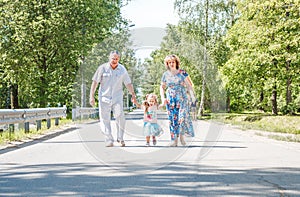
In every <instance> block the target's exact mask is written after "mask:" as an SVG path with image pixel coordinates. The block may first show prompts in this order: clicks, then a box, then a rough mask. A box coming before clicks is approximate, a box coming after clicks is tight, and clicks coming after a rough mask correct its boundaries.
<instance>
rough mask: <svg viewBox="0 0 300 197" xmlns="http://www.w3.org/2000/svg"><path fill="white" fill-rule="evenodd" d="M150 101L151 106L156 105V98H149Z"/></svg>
mask: <svg viewBox="0 0 300 197" xmlns="http://www.w3.org/2000/svg"><path fill="white" fill-rule="evenodd" d="M148 103H149V104H150V106H152V105H154V104H155V99H154V98H149V99H148Z"/></svg>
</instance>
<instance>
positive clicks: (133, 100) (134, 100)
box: [131, 94, 138, 105]
mask: <svg viewBox="0 0 300 197" xmlns="http://www.w3.org/2000/svg"><path fill="white" fill-rule="evenodd" d="M131 101H132V102H133V103H134V104H136V105H137V104H138V102H137V100H136V97H135V94H132V97H131Z"/></svg>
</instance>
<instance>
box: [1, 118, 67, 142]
mask: <svg viewBox="0 0 300 197" xmlns="http://www.w3.org/2000/svg"><path fill="white" fill-rule="evenodd" d="M54 121H55V120H54V119H52V120H51V127H50V128H49V129H47V122H46V121H42V125H41V126H42V127H41V129H40V130H38V131H37V129H36V127H34V128H30V131H29V132H26V133H25V130H24V129H19V130H18V131H14V132H10V131H9V130H7V131H3V132H1V134H0V145H5V144H7V143H10V142H12V141H14V142H18V141H19V142H22V141H26V140H30V139H33V138H36V137H38V136H40V135H43V134H45V133H47V132H51V131H53V130H55V129H60V128H62V127H63V126H65V125H67V124H71V123H72V120H70V119H61V120H59V125H58V126H55V122H54Z"/></svg>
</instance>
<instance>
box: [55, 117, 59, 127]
mask: <svg viewBox="0 0 300 197" xmlns="http://www.w3.org/2000/svg"><path fill="white" fill-rule="evenodd" d="M58 124H59V118H55V126H58Z"/></svg>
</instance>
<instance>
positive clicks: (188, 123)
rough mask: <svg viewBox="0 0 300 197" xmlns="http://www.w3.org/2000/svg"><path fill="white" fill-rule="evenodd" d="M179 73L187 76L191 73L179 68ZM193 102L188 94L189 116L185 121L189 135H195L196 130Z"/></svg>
mask: <svg viewBox="0 0 300 197" xmlns="http://www.w3.org/2000/svg"><path fill="white" fill-rule="evenodd" d="M179 73H180V74H182V75H183V76H185V77H188V76H189V74H188V73H187V72H186V71H185V70H183V69H179ZM191 104H192V101H191V97H190V96H188V103H187V105H186V108H187V118H186V121H185V123H184V127H185V134H186V135H187V136H189V137H194V136H195V132H194V126H193V122H192V117H191Z"/></svg>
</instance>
